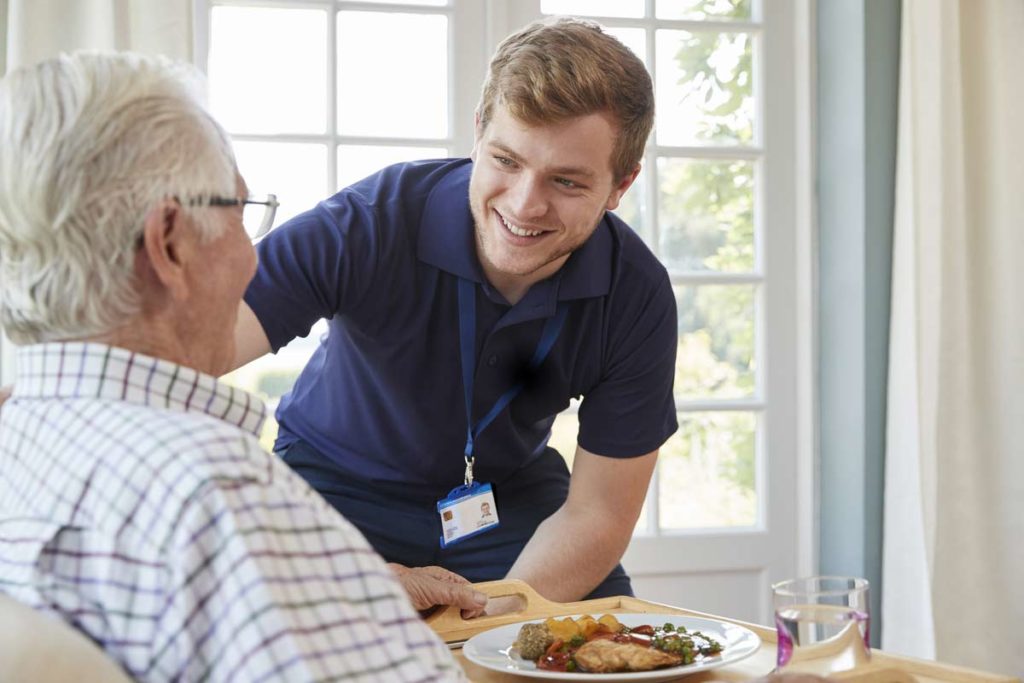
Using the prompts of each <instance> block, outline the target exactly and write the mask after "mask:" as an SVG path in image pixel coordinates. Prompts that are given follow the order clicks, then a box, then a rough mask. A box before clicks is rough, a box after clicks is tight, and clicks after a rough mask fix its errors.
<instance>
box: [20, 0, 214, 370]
mask: <svg viewBox="0 0 1024 683" xmlns="http://www.w3.org/2000/svg"><path fill="white" fill-rule="evenodd" d="M192 4H193V3H192V0H0V11H3V10H4V9H5V8H6V12H7V13H6V22H2V21H0V27H6V32H5V34H4V35H3V36H0V48H3V49H4V53H5V55H6V66H7V69H8V70H10V69H13V68H16V67H18V66H23V65H26V64H31V63H33V62H37V61H39V60H41V59H47V58H49V57H54V56H56V55H57V54H59V53H60V52H70V51H72V50H78V49H100V50H132V51H135V52H145V53H149V54H164V55H167V56H168V57H172V58H175V59H181V60H185V61H193V60H194V57H195V55H194V47H193V45H194V43H193V37H192V25H193V17H192ZM13 355H14V354H13V349H12V344H11V343H10V342H9V341H7V340H6V339H5V338H3V337H2V336H0V384H2V383H3V382H4V381H7V382H9V381H12V380H13V379H14V373H13V370H14V362H13Z"/></svg>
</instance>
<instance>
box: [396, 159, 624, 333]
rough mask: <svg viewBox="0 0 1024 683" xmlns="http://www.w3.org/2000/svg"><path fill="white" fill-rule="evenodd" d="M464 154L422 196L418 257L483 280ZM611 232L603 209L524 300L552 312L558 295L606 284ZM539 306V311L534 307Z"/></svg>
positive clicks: (593, 293)
mask: <svg viewBox="0 0 1024 683" xmlns="http://www.w3.org/2000/svg"><path fill="white" fill-rule="evenodd" d="M472 170H473V164H472V162H470V161H469V160H468V159H467V160H466V161H465V162H464V163H463V164H461V165H459V166H457V167H456V168H455V169H454V170H453V171H452V172H450V173H449V174H448V175H446V176H444V177H443V178H442V179H441V180H440V181H439V182H438V183H437V185H435V186H434V189H433V190H431V192H430V195H429V196H428V197H427V201H426V204H425V205H424V208H423V216H422V219H421V222H420V229H419V239H418V243H417V251H416V254H417V257H418V258H419V260H420V261H422V262H424V263H427V264H429V265H432V266H435V267H437V268H440V269H441V270H443V271H445V272H448V273H451V274H452V275H455V276H457V277H461V278H465V279H467V280H471V281H473V282H477V283H480V284H481V285H483V284H484V276H483V270H482V268H481V267H480V262H479V260H478V259H477V256H476V242H475V239H474V226H473V214H472V211H470V208H469V177H470V175H471V173H472ZM612 254H613V238H612V228H611V221H610V220H609V218H608V216H607V214H606V215H605V216H604V217H603V218H602V220H601V223H600V225H598V226H597V230H595V231H594V234H593V235H591V236H590V239H588V240H587V241H586V243H585V244H584V245H583V246H582V247H580V248H579V249H577V250H576V251H575V252H574V253H573V254H572V256H570V257H569V260H568V261H566V263H565V265H564V266H562V268H561V269H560V270H559V271H558V273H556V274H555V275H554V276H553V277H551V278H549V279H547V280H544V281H542V282H538V283H537V284H535V285H534V286H533V287H531V288H530V291H529V292H527V294H526V296H525V297H523V300H522V301H520V302H519V304H517V305H516V308H519V306H520V304H524V306H523V307H524V308H529V309H532V310H534V311H536V312H537V313H541V315H553V314H554V311H555V306H556V304H557V302H558V301H568V300H572V299H587V298H591V297H599V296H604V295H606V294H608V292H609V291H610V289H611V271H612ZM541 308H542V309H543V311H541V310H539V309H541Z"/></svg>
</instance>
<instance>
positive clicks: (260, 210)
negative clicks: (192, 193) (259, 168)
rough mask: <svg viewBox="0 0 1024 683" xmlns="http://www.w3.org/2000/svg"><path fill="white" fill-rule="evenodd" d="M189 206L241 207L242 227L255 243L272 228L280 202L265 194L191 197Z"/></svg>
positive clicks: (273, 196) (271, 195)
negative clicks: (242, 196) (243, 196)
mask: <svg viewBox="0 0 1024 683" xmlns="http://www.w3.org/2000/svg"><path fill="white" fill-rule="evenodd" d="M186 203H187V204H188V205H189V206H241V207H242V225H244V226H245V232H246V233H248V235H249V239H251V240H253V241H255V240H258V239H259V238H261V237H263V236H264V235H266V234H267V233H268V232H270V229H271V228H272V227H274V214H276V213H277V207H278V206H280V202H278V201H277V195H274V194H265V195H254V196H251V197H245V198H241V197H217V196H213V197H193V198H190V199H189V200H188V201H187V202H186Z"/></svg>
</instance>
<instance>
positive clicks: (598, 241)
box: [245, 159, 677, 500]
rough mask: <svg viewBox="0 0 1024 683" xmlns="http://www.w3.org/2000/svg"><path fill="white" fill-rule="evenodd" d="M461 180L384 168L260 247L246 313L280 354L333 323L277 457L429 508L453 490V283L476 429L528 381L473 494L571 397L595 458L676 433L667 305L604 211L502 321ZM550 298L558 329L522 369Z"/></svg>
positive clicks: (527, 452) (437, 164)
mask: <svg viewBox="0 0 1024 683" xmlns="http://www.w3.org/2000/svg"><path fill="white" fill-rule="evenodd" d="M471 170H472V162H471V161H470V160H468V159H462V160H442V161H423V162H414V163H407V164H399V165H396V166H391V167H389V168H386V169H384V170H382V171H380V172H379V173H377V174H375V175H372V176H370V177H369V178H366V179H365V180H362V181H360V182H358V183H356V184H354V185H352V186H350V187H348V188H346V189H344V190H342V191H341V192H339V193H338V194H336V195H334V196H333V197H331V198H329V199H327V200H325V201H323V202H321V203H320V204H318V205H317V206H316V207H315V208H314V209H312V210H310V211H308V212H306V213H304V214H301V215H299V216H297V217H295V218H293V219H292V220H290V221H288V222H287V223H286V224H285V225H282V226H281V227H280V228H278V229H276V230H274V231H273V232H271V233H270V235H268V236H267V237H266V238H265V239H264V240H263V241H262V242H261V243H260V244H259V248H258V251H259V269H258V271H257V274H256V277H255V279H254V280H253V282H252V284H251V285H250V286H249V289H248V291H247V293H246V296H245V300H246V302H247V303H248V304H249V306H250V307H251V308H252V310H253V311H254V312H255V314H256V316H257V318H258V319H259V321H260V323H261V324H262V326H263V329H264V331H265V332H266V334H267V337H268V338H269V340H270V343H271V346H272V347H273V349H274V351H275V352H276V351H277V350H278V349H279V348H280V347H282V346H284V345H285V344H287V343H288V342H289V341H290V340H292V339H293V338H295V337H296V336H304V335H307V334H308V333H309V330H310V327H311V326H312V325H313V324H314V323H315V322H316V321H317V320H319V319H320V318H327V319H328V320H329V332H328V334H327V335H326V336H325V338H324V339H322V340H321V342H320V345H319V347H318V348H317V350H316V352H315V353H314V354H313V356H312V358H311V359H310V361H309V363H308V364H307V366H306V367H305V369H304V370H303V371H302V373H301V375H300V376H299V378H298V380H297V381H296V383H295V386H294V387H293V389H292V391H291V392H290V393H288V394H287V395H285V396H284V397H283V398H282V400H281V404H280V406H279V408H278V411H277V419H278V421H279V423H280V433H279V436H278V442H277V444H276V449H277V450H282V449H284V448H286V447H287V446H289V445H290V444H292V443H294V442H295V441H296V440H302V441H304V442H306V443H308V444H309V445H311V446H313V447H314V448H315V449H316V450H317V451H319V452H320V453H322V454H324V455H325V456H326V457H328V458H330V460H331V461H333V462H334V463H335V464H336V465H337V466H338V467H339V468H340V469H341V470H342V471H343V472H346V473H351V474H352V475H353V476H355V477H357V478H359V479H361V480H365V481H368V482H378V483H380V484H382V485H385V486H387V487H389V488H391V489H392V490H401V489H402V488H406V487H407V488H408V490H409V491H410V492H412V491H415V492H416V495H423V496H425V497H427V498H430V499H433V500H436V499H437V498H439V497H441V496H443V495H445V494H446V493H447V492H448V491H449V490H450V489H451V488H453V487H455V486H457V485H459V484H461V483H462V477H463V470H464V461H463V455H462V454H463V447H464V445H465V440H466V422H467V418H466V411H465V401H464V397H463V386H462V371H461V359H460V351H459V314H458V293H457V290H458V279H459V278H466V279H468V280H471V281H472V282H474V283H476V287H475V292H476V318H477V320H476V360H477V367H476V368H475V380H474V381H475V386H474V395H473V420H474V422H475V421H477V420H479V418H480V417H481V416H483V415H484V414H485V413H486V412H487V411H488V410H489V409H490V408H491V406H492V405H494V403H495V401H496V400H497V399H498V397H499V396H500V395H501V394H502V393H504V392H505V391H506V390H508V389H509V388H511V387H512V386H513V385H514V384H515V383H517V382H520V381H522V382H523V383H524V388H523V391H522V392H521V393H520V394H519V395H518V396H517V397H516V398H515V399H514V400H513V401H512V402H511V404H509V406H508V407H507V408H506V409H505V410H504V411H503V412H502V413H501V414H500V415H499V416H498V417H497V418H496V419H495V420H494V422H493V423H492V424H491V425H490V426H489V427H488V428H487V429H486V430H485V431H484V432H483V433H482V434H481V435H480V436H479V437H478V438H477V440H476V449H475V457H476V468H475V472H476V477H477V479H479V480H481V481H487V482H491V483H493V484H495V486H496V489H497V490H499V491H500V490H501V484H502V482H504V481H507V480H509V478H511V477H513V476H514V475H515V474H516V472H517V471H518V470H520V469H522V468H524V467H525V466H527V465H528V464H529V463H531V462H532V461H534V460H535V459H536V458H538V457H539V456H540V454H541V453H542V452H543V451H544V450H545V447H546V444H547V439H548V436H549V434H550V429H551V424H552V422H553V421H554V418H555V415H557V414H558V413H559V412H560V411H562V410H563V409H564V408H566V407H567V406H568V405H569V400H570V399H571V398H574V397H582V402H581V405H580V410H579V422H580V432H579V443H580V445H581V446H582V447H583V448H585V449H587V450H588V451H591V452H593V453H597V454H599V455H603V456H608V457H614V458H624V457H631V456H638V455H642V454H645V453H648V452H650V451H653V450H655V449H656V448H659V447H660V446H661V445H662V444H663V443H664V441H665V440H666V439H667V438H668V437H669V436H670V435H671V434H672V433H673V432H674V431H675V430H676V428H677V423H676V412H675V403H674V399H673V395H672V382H673V377H674V373H675V355H676V335H677V327H676V307H675V298H674V296H673V292H672V287H671V284H670V281H669V278H668V274H667V272H666V271H665V268H664V267H663V266H662V265H661V264H660V263H659V262H658V261H657V259H656V258H655V257H654V255H653V254H652V253H651V252H650V250H649V249H648V248H647V246H646V245H645V244H644V243H643V242H642V240H640V238H639V237H638V236H637V235H636V234H635V233H634V232H633V231H632V230H631V229H630V228H629V227H628V226H627V225H625V224H624V223H623V222H622V221H621V220H619V219H618V218H617V217H615V216H614V215H613V214H610V213H609V214H606V215H605V217H604V219H603V220H602V222H601V224H600V225H599V226H598V228H597V230H596V231H595V232H594V234H593V235H592V236H591V237H590V239H589V240H588V241H587V242H586V243H585V244H584V245H583V246H582V247H581V248H580V249H579V250H577V251H576V252H575V253H573V254H572V255H571V256H570V258H569V259H568V261H567V262H566V263H565V265H564V266H563V267H562V269H561V270H560V271H559V272H558V273H556V274H555V275H554V276H552V277H551V278H549V279H547V280H545V281H542V282H539V283H537V284H535V285H534V286H533V287H531V288H530V290H529V291H528V292H527V293H526V295H525V296H524V297H523V298H522V300H520V301H519V302H518V303H516V305H514V306H510V305H509V304H508V302H507V301H506V300H505V299H504V298H503V297H502V295H501V294H500V293H498V292H497V290H495V289H494V288H493V287H491V286H490V284H489V283H487V282H486V280H485V278H484V277H483V273H482V270H481V267H480V265H479V262H478V260H477V257H476V250H475V242H474V232H473V231H474V227H473V218H472V214H471V212H470V208H469V200H468V197H469V178H470V173H471ZM562 301H564V302H568V305H569V306H568V315H567V318H566V322H565V324H564V327H563V329H562V332H561V334H560V335H559V338H558V340H557V342H556V343H555V345H554V347H553V348H552V350H551V352H550V353H549V354H548V356H547V358H546V359H545V361H544V363H543V364H542V365H541V366H540V367H539V368H538V369H537V370H536V371H534V372H530V370H529V362H530V359H531V357H532V355H533V353H534V350H535V348H536V346H537V342H538V340H539V338H540V335H541V330H542V328H543V326H544V322H545V320H546V319H547V318H549V317H551V316H553V315H554V314H555V311H556V307H557V305H558V303H559V302H562ZM395 487H397V489H396V488H395Z"/></svg>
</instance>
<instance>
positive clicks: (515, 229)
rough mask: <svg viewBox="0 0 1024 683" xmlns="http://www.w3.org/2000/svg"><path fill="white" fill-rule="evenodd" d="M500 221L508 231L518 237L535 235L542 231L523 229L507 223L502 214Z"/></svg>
mask: <svg viewBox="0 0 1024 683" xmlns="http://www.w3.org/2000/svg"><path fill="white" fill-rule="evenodd" d="M501 222H502V223H504V224H505V227H506V228H508V231H509V232H510V233H512V234H513V235H516V236H518V237H536V236H537V235H539V234H540V233H541V232H542V231H541V230H523V229H522V228H520V227H519V226H517V225H513V224H512V223H509V222H508V221H507V220H505V217H504V216H502V217H501Z"/></svg>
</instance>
